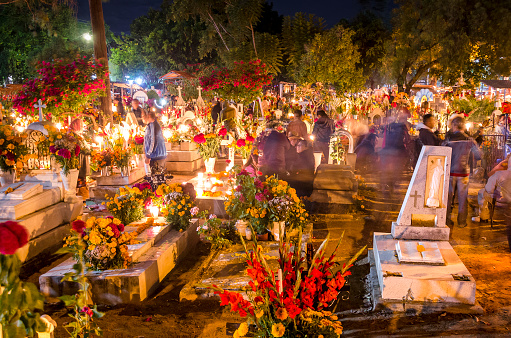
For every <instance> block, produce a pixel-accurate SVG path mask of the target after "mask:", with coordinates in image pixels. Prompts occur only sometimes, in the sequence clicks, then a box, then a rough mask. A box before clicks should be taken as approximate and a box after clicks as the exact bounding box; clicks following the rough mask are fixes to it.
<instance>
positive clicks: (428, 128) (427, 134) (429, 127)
mask: <svg viewBox="0 0 511 338" xmlns="http://www.w3.org/2000/svg"><path fill="white" fill-rule="evenodd" d="M436 124H437V121H436V118H435V117H434V116H433V114H426V115H424V116H423V117H422V122H421V123H419V124H418V125H417V129H418V130H419V140H420V141H421V143H422V145H425V146H439V145H440V143H442V142H441V140H440V138H439V137H438V136H437V133H435V132H434V129H435V127H436Z"/></svg>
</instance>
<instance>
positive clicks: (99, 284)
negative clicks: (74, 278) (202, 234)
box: [39, 219, 199, 305]
mask: <svg viewBox="0 0 511 338" xmlns="http://www.w3.org/2000/svg"><path fill="white" fill-rule="evenodd" d="M197 222H198V220H196V219H194V220H192V221H191V224H190V227H189V228H188V229H187V230H186V231H183V232H178V231H174V230H172V231H168V232H167V233H166V234H163V233H162V231H159V232H158V234H156V236H154V237H152V238H155V237H157V236H160V237H161V238H159V239H158V240H155V241H154V242H153V243H152V245H151V246H150V247H149V248H147V247H145V246H142V247H139V248H134V247H132V248H131V249H132V250H134V251H137V250H146V251H145V252H144V253H142V254H141V255H139V257H138V261H137V262H135V263H134V264H133V265H132V266H131V267H130V268H128V269H118V270H106V271H91V272H89V273H88V274H87V279H88V281H89V283H90V284H91V288H92V290H91V291H92V295H93V296H92V300H93V301H94V302H95V303H98V304H109V305H116V304H120V303H138V302H141V301H143V300H144V299H146V298H147V297H149V296H150V295H151V294H152V293H153V292H154V291H155V290H156V289H157V288H158V286H159V284H160V283H161V281H162V280H163V279H164V278H165V277H166V276H167V274H168V273H169V272H170V271H171V270H172V269H173V268H174V267H175V266H176V264H177V263H178V262H179V261H180V260H182V259H183V258H184V257H185V256H186V255H187V254H188V253H189V252H190V251H192V250H193V248H194V247H195V245H196V244H197V242H198V240H199V237H198V235H197ZM143 236H147V237H146V238H150V237H151V236H150V235H149V234H148V233H146V234H145V235H143ZM73 263H74V260H73V259H72V258H70V259H68V260H66V261H65V262H63V263H62V264H60V265H58V266H56V267H55V268H53V269H51V270H50V271H48V272H47V273H45V274H43V275H41V276H40V277H39V284H40V289H41V292H42V293H43V294H45V295H47V296H52V297H58V296H61V295H63V294H74V293H75V292H76V291H77V288H78V286H77V285H76V283H72V282H64V283H62V282H61V280H62V277H63V276H64V274H65V273H67V272H69V271H70V270H71V268H72V265H73Z"/></svg>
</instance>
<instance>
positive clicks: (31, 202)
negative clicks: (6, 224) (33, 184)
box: [0, 188, 62, 220]
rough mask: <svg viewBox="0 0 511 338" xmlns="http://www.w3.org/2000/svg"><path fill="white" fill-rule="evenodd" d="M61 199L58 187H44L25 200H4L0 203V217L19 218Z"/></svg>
mask: <svg viewBox="0 0 511 338" xmlns="http://www.w3.org/2000/svg"><path fill="white" fill-rule="evenodd" d="M60 201H62V191H61V189H60V188H52V189H44V190H43V192H42V193H40V194H37V195H34V196H32V197H30V198H29V199H27V200H5V201H2V202H1V203H0V219H9V220H15V219H21V218H23V217H24V216H27V215H30V214H31V213H33V212H36V211H37V210H41V209H44V208H46V207H49V206H50V205H53V204H56V203H58V202H60Z"/></svg>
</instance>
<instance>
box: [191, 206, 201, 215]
mask: <svg viewBox="0 0 511 338" xmlns="http://www.w3.org/2000/svg"><path fill="white" fill-rule="evenodd" d="M190 213H191V214H192V216H195V215H197V214H198V213H199V207H193V208H191V209H190Z"/></svg>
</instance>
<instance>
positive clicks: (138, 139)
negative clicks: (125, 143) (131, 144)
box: [135, 136, 144, 144]
mask: <svg viewBox="0 0 511 338" xmlns="http://www.w3.org/2000/svg"><path fill="white" fill-rule="evenodd" d="M135 143H136V144H144V137H143V136H135Z"/></svg>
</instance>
